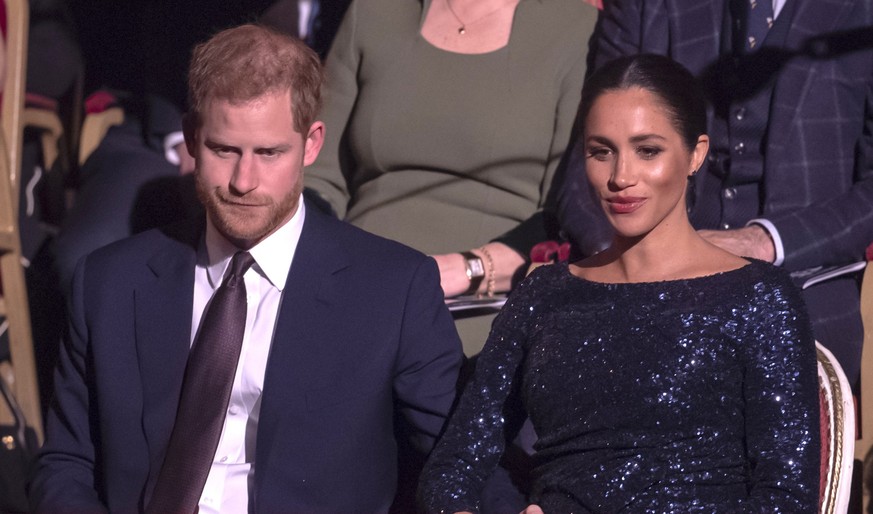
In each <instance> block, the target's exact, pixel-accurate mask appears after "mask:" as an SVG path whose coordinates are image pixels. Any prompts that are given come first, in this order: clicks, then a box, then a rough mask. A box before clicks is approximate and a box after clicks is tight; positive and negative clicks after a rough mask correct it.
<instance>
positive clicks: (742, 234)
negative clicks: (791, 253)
mask: <svg viewBox="0 0 873 514" xmlns="http://www.w3.org/2000/svg"><path fill="white" fill-rule="evenodd" d="M697 233H698V234H700V235H701V236H702V237H703V238H704V239H706V240H707V241H709V242H710V243H712V244H714V245H715V246H718V247H719V248H721V249H723V250H727V251H729V252H731V253H732V254H734V255H738V256H740V257H753V258H755V259H760V260H762V261H767V262H773V261H775V260H776V248H775V247H774V246H773V240H772V239H770V234H768V233H767V231H766V230H765V229H764V227H762V226H760V225H749V226H748V227H743V228H738V229H733V230H698V231H697Z"/></svg>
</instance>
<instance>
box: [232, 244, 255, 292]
mask: <svg viewBox="0 0 873 514" xmlns="http://www.w3.org/2000/svg"><path fill="white" fill-rule="evenodd" d="M254 263H255V258H254V257H252V254H250V253H249V252H236V253H235V254H233V259H232V260H231V261H230V275H228V276H227V285H228V286H235V285H236V284H237V283H238V282H239V280H240V279H242V277H243V275H245V274H246V271H248V270H249V268H251V267H252V265H253V264H254Z"/></svg>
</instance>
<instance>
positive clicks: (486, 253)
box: [433, 243, 525, 298]
mask: <svg viewBox="0 0 873 514" xmlns="http://www.w3.org/2000/svg"><path fill="white" fill-rule="evenodd" d="M470 251H471V252H473V254H475V255H476V256H477V257H479V258H481V259H482V265H483V266H484V267H485V278H484V279H483V280H482V283H481V284H479V288H478V289H477V290H476V292H477V293H479V294H486V293H488V292H489V291H490V292H492V293H499V292H505V291H509V289H510V288H511V287H512V277H513V276H514V275H515V273H516V272H517V271H518V269H519V268H520V267H521V266H523V265H524V264H525V259H524V257H522V256H521V255H519V254H518V252H516V251H515V250H513V249H512V248H510V247H508V246H506V245H505V244H503V243H488V244H487V245H484V246H482V247H480V248H474V249H472V250H470ZM433 258H434V260H436V262H437V266H438V267H439V270H440V285H442V287H443V294H444V295H445V296H446V298H451V297H453V296H458V295H459V294H463V293H465V292H466V291H467V289H469V287H470V279H469V278H467V269H466V263H465V259H464V256H463V255H461V254H460V253H447V254H441V255H434V256H433Z"/></svg>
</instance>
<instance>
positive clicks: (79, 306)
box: [30, 259, 106, 514]
mask: <svg viewBox="0 0 873 514" xmlns="http://www.w3.org/2000/svg"><path fill="white" fill-rule="evenodd" d="M85 261H86V260H85V259H83V261H82V262H81V263H80V264H79V267H78V269H77V270H76V274H75V276H74V280H73V293H72V296H71V300H70V308H69V311H70V327H69V335H68V336H67V337H66V338H65V340H64V342H63V345H62V346H61V352H60V358H59V362H58V369H57V371H56V373H55V395H54V399H53V401H52V404H51V407H50V408H49V412H48V415H47V417H46V439H45V444H44V445H43V447H42V450H41V452H40V455H39V457H38V460H37V465H36V471H35V474H34V477H33V481H32V483H31V487H30V499H31V507H32V509H33V511H34V512H37V513H42V512H45V513H61V514H63V513H83V514H84V513H88V514H90V513H97V512H106V508H105V507H104V506H103V504H102V503H101V501H100V498H99V495H98V493H97V491H96V488H95V462H96V448H95V443H94V439H93V437H94V433H95V431H96V430H97V428H96V426H95V425H96V423H95V414H94V411H93V399H92V398H91V395H90V391H89V387H88V384H89V382H90V380H91V377H90V374H91V369H90V365H89V362H88V360H89V357H88V355H89V349H88V345H89V343H88V338H89V336H88V328H87V324H86V322H85V300H84V294H83V289H84V285H83V284H84V275H85Z"/></svg>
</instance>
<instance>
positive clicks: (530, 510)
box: [519, 505, 543, 514]
mask: <svg viewBox="0 0 873 514" xmlns="http://www.w3.org/2000/svg"><path fill="white" fill-rule="evenodd" d="M519 514H543V509H541V508H540V507H539V505H528V506H527V508H526V509H524V510H523V511H521V512H520V513H519Z"/></svg>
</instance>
